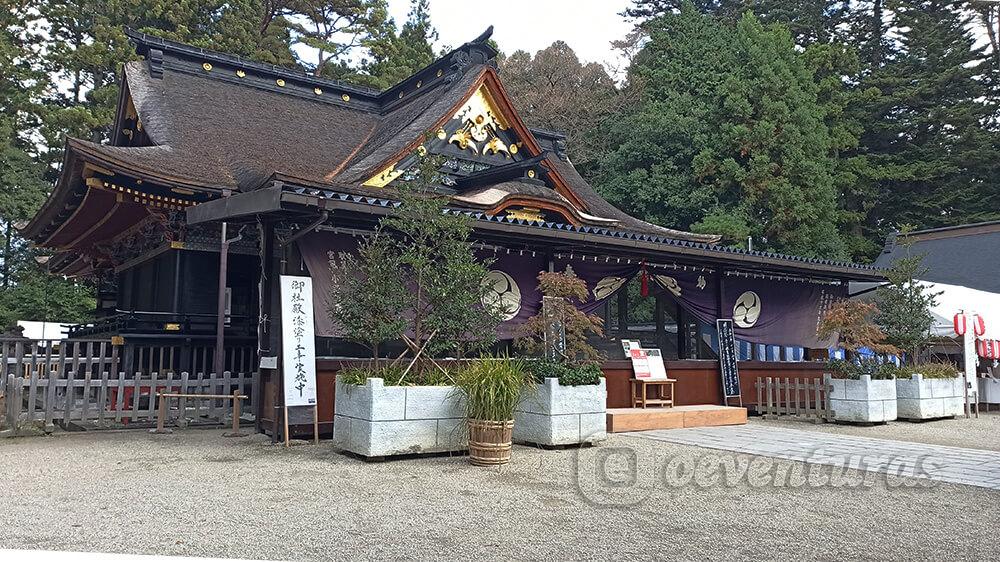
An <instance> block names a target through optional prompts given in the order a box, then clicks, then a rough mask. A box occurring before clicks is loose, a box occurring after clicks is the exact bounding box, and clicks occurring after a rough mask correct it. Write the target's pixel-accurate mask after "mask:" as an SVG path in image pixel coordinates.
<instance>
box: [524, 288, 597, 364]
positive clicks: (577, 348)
mask: <svg viewBox="0 0 1000 562" xmlns="http://www.w3.org/2000/svg"><path fill="white" fill-rule="evenodd" d="M538 290H539V291H540V292H541V293H542V295H543V296H544V297H548V300H546V301H545V302H546V306H550V307H551V310H546V311H543V312H540V313H539V314H536V315H535V316H532V317H531V318H529V319H528V321H527V322H525V323H524V324H523V325H522V326H521V328H520V331H519V333H518V339H517V346H518V348H519V349H521V350H523V351H524V352H526V353H530V354H543V353H544V356H545V358H546V359H547V360H549V361H555V362H567V361H568V362H584V361H596V360H598V359H600V357H601V355H600V353H599V352H598V351H597V349H595V348H594V346H592V345H590V343H589V342H588V341H587V338H588V337H589V336H590V335H591V334H593V335H595V336H598V337H603V336H604V320H602V319H601V317H600V316H597V315H595V314H587V313H585V312H583V311H582V310H580V309H579V308H578V306H577V305H579V304H583V303H585V302H587V284H586V283H584V281H583V280H582V279H580V278H579V277H577V276H576V275H575V274H574V273H572V272H564V273H558V272H547V271H543V272H542V273H539V274H538ZM553 322H554V323H557V324H559V325H560V326H561V327H562V330H563V332H564V333H565V337H564V341H565V346H563V349H559V350H555V349H554V348H553V346H551V345H550V346H549V348H548V349H546V341H545V337H546V336H545V334H546V331H547V330H548V329H549V327H550V325H551V324H552V323H553Z"/></svg>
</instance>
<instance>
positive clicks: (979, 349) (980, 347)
mask: <svg viewBox="0 0 1000 562" xmlns="http://www.w3.org/2000/svg"><path fill="white" fill-rule="evenodd" d="M976 354H977V355H979V356H980V357H983V358H985V359H1000V340H979V341H977V342H976Z"/></svg>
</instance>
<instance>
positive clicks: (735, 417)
mask: <svg viewBox="0 0 1000 562" xmlns="http://www.w3.org/2000/svg"><path fill="white" fill-rule="evenodd" d="M746 423H747V409H746V408H737V407H734V406H716V405H713V404H702V405H697V406H675V407H673V408H645V409H643V408H608V433H620V432H622V431H647V430H650V429H680V428H682V427H713V426H719V425H745V424H746Z"/></svg>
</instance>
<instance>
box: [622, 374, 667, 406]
mask: <svg viewBox="0 0 1000 562" xmlns="http://www.w3.org/2000/svg"><path fill="white" fill-rule="evenodd" d="M629 382H630V383H631V386H632V407H633V408H645V407H646V406H657V407H661V408H672V407H673V406H674V383H676V382H677V379H636V378H633V379H631V380H630V381H629ZM650 386H652V387H655V389H656V390H655V393H654V396H653V397H650V396H649V393H648V391H647V390H646V388H647V387H650ZM664 389H669V392H670V398H666V397H664V392H663V391H664Z"/></svg>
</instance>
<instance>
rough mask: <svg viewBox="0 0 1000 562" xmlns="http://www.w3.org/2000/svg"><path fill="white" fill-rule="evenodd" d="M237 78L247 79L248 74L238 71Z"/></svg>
mask: <svg viewBox="0 0 1000 562" xmlns="http://www.w3.org/2000/svg"><path fill="white" fill-rule="evenodd" d="M236 76H237V77H239V78H246V76H247V73H246V72H244V71H243V70H237V71H236Z"/></svg>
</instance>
